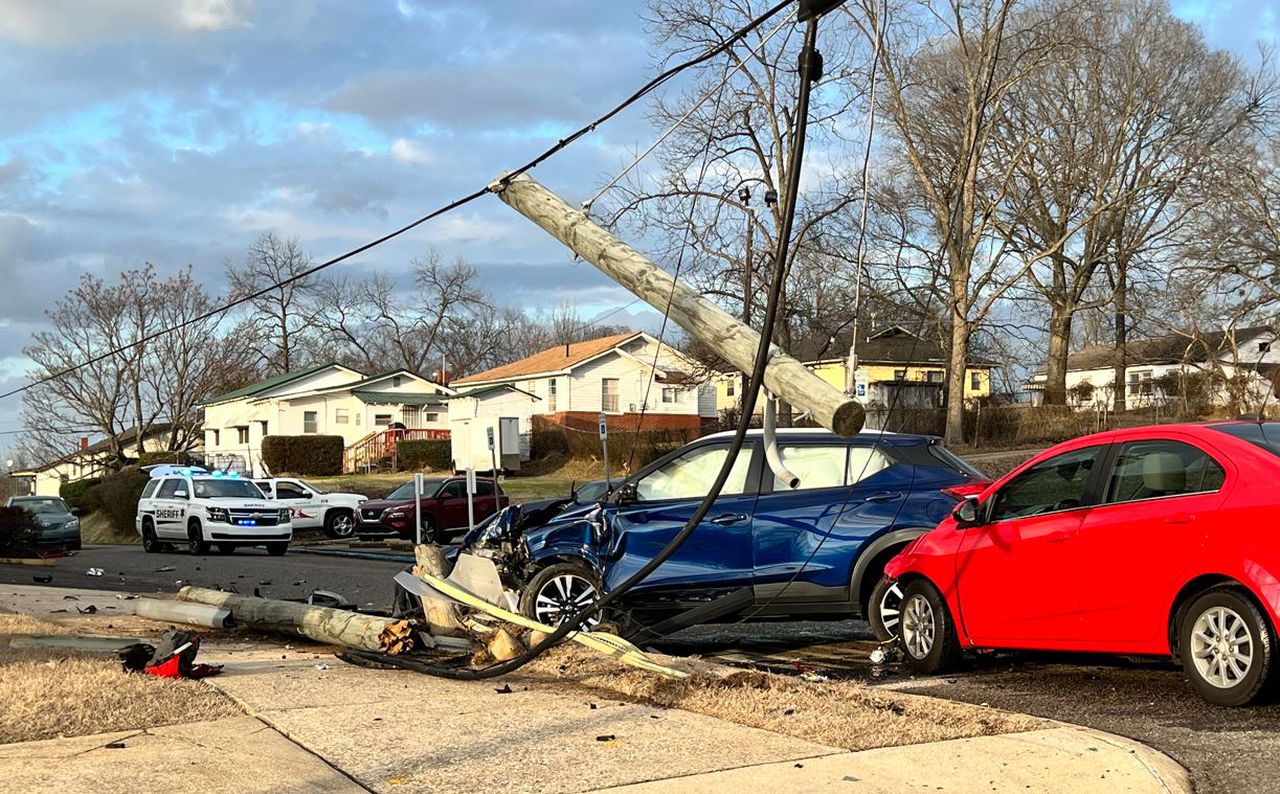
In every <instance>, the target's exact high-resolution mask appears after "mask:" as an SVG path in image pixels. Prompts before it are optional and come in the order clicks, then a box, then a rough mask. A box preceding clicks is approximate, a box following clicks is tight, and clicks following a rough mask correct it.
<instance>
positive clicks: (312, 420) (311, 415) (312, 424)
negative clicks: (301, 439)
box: [302, 411, 317, 433]
mask: <svg viewBox="0 0 1280 794" xmlns="http://www.w3.org/2000/svg"><path fill="white" fill-rule="evenodd" d="M316 419H317V415H316V412H315V411H303V412H302V432H304V433H314V432H316Z"/></svg>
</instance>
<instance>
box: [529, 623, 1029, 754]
mask: <svg viewBox="0 0 1280 794" xmlns="http://www.w3.org/2000/svg"><path fill="white" fill-rule="evenodd" d="M681 661H684V660H681ZM676 664H677V666H681V665H680V663H679V662H677V663H676ZM688 667H689V669H690V670H691V672H693V673H694V674H693V675H692V676H691V677H690V678H688V679H684V680H680V681H676V680H671V679H665V678H660V677H658V676H655V675H652V674H650V673H644V672H640V671H632V670H628V669H627V668H620V667H619V666H618V663H617V662H615V661H612V660H609V659H605V658H603V657H601V656H599V655H598V654H593V653H590V652H589V651H585V650H582V649H579V648H576V647H569V646H564V647H561V648H556V649H554V650H553V651H551V652H549V653H548V654H547V655H546V656H544V657H542V658H540V659H538V660H536V661H535V662H534V663H533V664H531V665H530V666H529V667H528V668H526V670H528V671H529V672H531V673H536V674H540V675H542V676H547V677H553V678H555V679H557V680H559V681H566V682H572V683H574V684H577V685H581V686H584V687H588V688H590V689H594V690H599V691H603V692H607V693H609V694H610V695H612V696H616V697H620V698H623V699H624V700H629V701H632V702H637V703H650V704H654V705H657V706H663V707H668V708H680V709H684V710H685V711H692V712H696V713H698V714H706V715H708V716H711V717H718V718H720V719H724V720H728V721H730V722H735V723H738V724H739V725H747V726H750V727H753V728H762V729H764V730H767V731H772V732H774V733H781V734H785V735H788V736H795V737H797V738H800V739H807V740H809V741H813V742H818V743H821V744H826V745H830V746H833V747H842V748H846V749H849V750H868V749H872V748H875V747H892V746H898V745H904V744H918V743H921V742H935V741H943V740H947V739H959V738H964V737H970V736H988V735H993V734H1000V733H1015V732H1018V731H1028V730H1034V729H1037V728H1042V727H1044V725H1045V723H1044V721H1043V720H1038V719H1035V718H1033V717H1027V716H1023V715H1020V714H1010V713H1007V712H1003V711H996V710H994V709H989V708H983V707H980V706H972V705H969V704H964V703H953V702H951V701H946V700H937V699H934V698H927V697H921V696H917V695H906V694H901V693H894V692H888V691H885V690H880V689H875V688H873V687H868V686H866V685H864V684H862V683H859V682H856V681H832V682H824V683H809V682H806V681H803V680H800V679H797V678H789V677H785V676H779V675H774V674H772V673H765V672H761V671H756V670H734V671H728V670H727V669H726V668H723V667H719V666H713V665H707V664H703V663H699V662H696V661H694V662H690V663H688Z"/></svg>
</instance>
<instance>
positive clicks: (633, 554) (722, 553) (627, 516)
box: [603, 439, 762, 603]
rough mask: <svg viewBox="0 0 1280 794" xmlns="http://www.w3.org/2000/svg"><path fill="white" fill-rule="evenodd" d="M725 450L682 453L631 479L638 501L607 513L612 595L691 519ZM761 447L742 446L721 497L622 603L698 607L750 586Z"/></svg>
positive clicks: (607, 580) (712, 446) (607, 576)
mask: <svg viewBox="0 0 1280 794" xmlns="http://www.w3.org/2000/svg"><path fill="white" fill-rule="evenodd" d="M728 452H729V444H728V443H727V442H726V443H709V444H702V445H699V446H695V447H693V448H691V449H686V450H684V451H683V452H681V453H679V454H677V455H674V456H672V457H671V458H668V459H666V460H663V461H659V462H658V463H657V464H656V465H655V466H654V467H653V468H652V469H651V470H649V471H648V472H642V473H641V474H640V475H639V476H638V477H637V478H636V479H635V480H633V481H632V482H634V484H635V498H636V501H634V502H632V503H630V504H626V505H621V506H617V507H615V508H613V510H612V511H611V512H612V513H613V515H612V516H610V517H609V521H610V537H609V539H608V542H607V545H606V552H605V562H604V566H603V567H604V571H603V575H604V585H605V590H606V591H608V590H612V589H614V588H615V587H617V586H618V585H619V584H621V583H622V582H623V581H625V580H626V579H627V578H628V577H629V576H631V575H632V574H633V573H635V572H636V571H637V570H638V569H639V568H640V567H641V566H642V565H644V564H645V563H647V562H648V561H649V560H651V559H653V558H654V557H655V556H657V554H658V553H659V552H660V551H661V550H662V548H663V547H664V546H666V545H667V543H669V542H670V541H671V539H672V538H674V537H675V536H676V534H677V533H678V532H679V531H680V530H681V529H683V528H684V526H685V524H686V523H687V522H688V521H689V519H690V518H691V517H692V516H693V513H694V511H695V510H697V508H698V505H699V504H700V503H701V502H702V499H703V498H704V497H705V496H706V494H707V493H708V492H709V491H710V489H711V484H712V483H713V481H714V480H715V477H716V474H717V473H719V470H720V466H721V465H722V464H723V463H724V459H725V456H726V455H727V454H728ZM761 457H762V456H761V454H760V452H759V444H758V442H756V441H755V440H754V439H749V440H748V441H747V443H746V444H745V445H744V446H743V448H742V451H741V452H740V453H739V455H738V459H737V461H736V462H735V464H734V467H733V470H732V473H731V474H730V476H729V479H728V480H727V481H726V483H725V487H724V489H723V490H722V491H721V496H720V498H719V499H717V500H716V503H715V505H714V507H712V509H711V511H710V512H709V513H707V516H706V518H705V519H703V521H702V523H701V524H700V525H699V526H698V528H697V529H696V530H694V532H693V534H692V535H691V536H690V537H689V539H688V540H687V541H685V543H684V545H682V546H681V547H680V548H679V549H678V550H677V551H676V553H675V555H674V556H672V557H671V559H669V560H667V561H666V562H664V563H663V564H662V565H661V566H659V567H658V569H657V570H656V571H654V572H653V573H652V574H651V575H650V576H649V577H648V578H647V579H645V580H644V582H642V583H641V584H640V585H638V586H637V587H636V589H635V590H633V591H632V593H633V594H634V597H632V596H629V599H628V600H633V601H634V600H636V599H638V600H640V601H648V600H652V599H654V598H659V599H664V600H665V599H670V600H671V601H672V602H673V603H677V602H683V601H688V600H702V599H703V598H705V597H707V596H711V595H715V594H717V593H714V592H712V591H725V590H732V589H736V588H740V587H748V586H750V585H751V579H752V567H753V566H752V560H753V555H752V550H751V526H752V519H751V516H752V513H753V512H754V510H755V501H756V493H757V491H758V484H759V482H760V459H761Z"/></svg>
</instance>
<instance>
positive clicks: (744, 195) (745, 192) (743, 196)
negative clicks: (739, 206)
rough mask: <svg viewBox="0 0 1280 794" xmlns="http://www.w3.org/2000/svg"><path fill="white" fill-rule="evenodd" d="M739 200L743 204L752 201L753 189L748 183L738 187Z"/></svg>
mask: <svg viewBox="0 0 1280 794" xmlns="http://www.w3.org/2000/svg"><path fill="white" fill-rule="evenodd" d="M738 200H739V201H741V202H742V203H743V204H747V203H750V201H751V190H750V189H749V188H748V187H747V186H746V185H743V186H742V187H740V188H738Z"/></svg>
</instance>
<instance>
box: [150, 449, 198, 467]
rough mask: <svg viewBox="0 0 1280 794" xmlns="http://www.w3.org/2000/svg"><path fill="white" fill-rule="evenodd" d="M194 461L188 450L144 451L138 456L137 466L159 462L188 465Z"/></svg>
mask: <svg viewBox="0 0 1280 794" xmlns="http://www.w3.org/2000/svg"><path fill="white" fill-rule="evenodd" d="M195 462H196V460H195V459H194V458H193V457H192V455H191V453H190V452H144V453H142V454H141V455H139V456H138V465H139V466H152V465H155V464H159V463H172V464H173V465H175V466H190V465H191V464H193V463H195Z"/></svg>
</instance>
